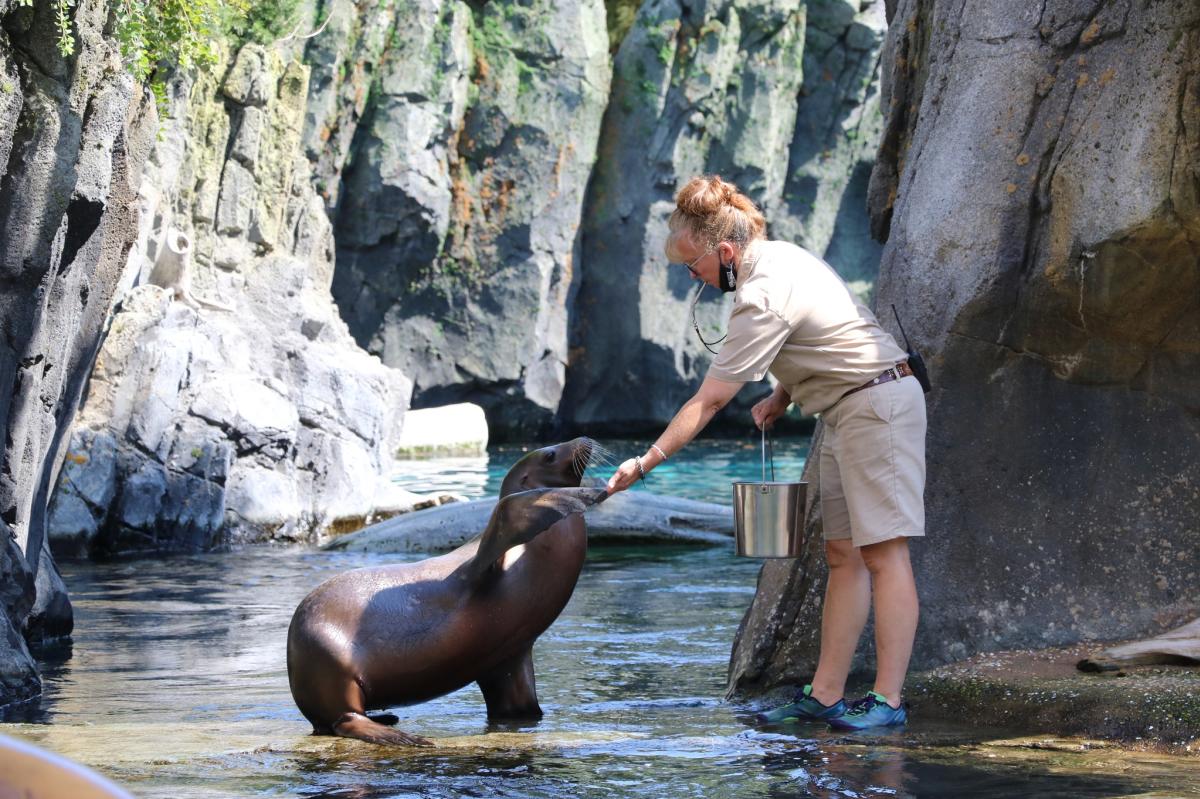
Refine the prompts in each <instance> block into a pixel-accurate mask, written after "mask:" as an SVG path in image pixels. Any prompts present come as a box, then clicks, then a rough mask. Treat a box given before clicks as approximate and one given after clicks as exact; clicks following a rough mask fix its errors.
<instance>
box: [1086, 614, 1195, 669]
mask: <svg viewBox="0 0 1200 799" xmlns="http://www.w3.org/2000/svg"><path fill="white" fill-rule="evenodd" d="M1156 663H1170V664H1188V665H1200V619H1196V620H1195V621H1192V622H1189V623H1188V624H1185V625H1183V626H1182V627H1177V628H1176V629H1174V630H1169V631H1168V632H1165V633H1163V634H1162V635H1156V636H1153V637H1152V638H1147V639H1145V640H1142V641H1132V642H1130V643H1127V644H1121V645H1119V646H1113V647H1109V648H1108V649H1105V650H1104V651H1102V652H1100V653H1099V654H1096V655H1091V656H1089V657H1087V658H1084V659H1083V660H1081V661H1079V663H1078V664H1077V665H1078V667H1079V670H1080V671H1116V670H1117V669H1119V668H1121V667H1123V666H1145V665H1153V664H1156Z"/></svg>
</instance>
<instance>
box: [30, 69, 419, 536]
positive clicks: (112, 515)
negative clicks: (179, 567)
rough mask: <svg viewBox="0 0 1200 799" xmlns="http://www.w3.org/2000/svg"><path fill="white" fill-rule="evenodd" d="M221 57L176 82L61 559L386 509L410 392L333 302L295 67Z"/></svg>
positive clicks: (84, 432) (295, 531)
mask: <svg viewBox="0 0 1200 799" xmlns="http://www.w3.org/2000/svg"><path fill="white" fill-rule="evenodd" d="M222 57H223V58H226V59H227V61H226V63H227V64H228V67H227V68H226V67H222V66H219V67H218V68H215V69H213V70H212V71H211V72H209V73H201V74H200V75H198V76H196V77H194V78H192V77H188V76H180V77H177V78H176V79H175V81H174V82H173V83H172V86H171V89H170V96H171V97H172V98H173V99H172V105H171V106H170V108H171V111H170V116H169V119H168V120H167V121H166V122H165V123H164V132H163V135H162V136H161V137H160V143H161V145H162V146H159V147H156V148H155V150H154V152H153V155H152V158H151V160H150V164H149V165H148V167H147V170H146V175H145V179H144V181H143V189H142V191H141V202H142V205H143V207H142V218H143V220H144V225H143V229H142V230H141V231H140V238H139V244H138V247H137V248H136V249H135V251H134V252H133V253H132V254H131V256H130V261H129V270H130V272H131V273H133V274H134V275H135V278H134V280H133V281H132V283H133V285H132V286H131V287H130V288H129V289H128V292H127V293H126V294H125V296H124V298H123V302H122V307H121V311H120V312H119V313H118V314H117V315H116V316H115V317H114V319H113V322H112V327H111V332H110V335H109V336H108V338H107V340H106V341H105V344H104V348H103V350H102V352H101V355H100V358H99V363H98V365H97V368H96V372H95V374H94V375H93V378H92V380H91V383H90V386H89V391H88V395H87V397H86V399H85V402H84V404H83V408H82V410H81V412H80V416H79V420H78V423H77V425H76V427H75V430H74V432H73V435H72V439H71V446H70V451H71V453H72V458H73V459H74V462H71V463H69V464H68V467H67V468H66V469H65V470H64V474H63V478H62V480H61V481H60V482H59V490H58V492H57V493H56V495H55V499H54V501H53V503H52V511H51V519H52V525H51V532H52V536H53V537H54V540H55V546H56V549H57V550H58V552H59V553H60V554H61V555H63V556H67V555H72V556H78V555H81V554H88V553H91V554H100V553H103V554H112V553H152V552H167V551H179V550H182V551H195V550H202V549H210V548H214V547H219V546H224V545H226V544H228V543H230V542H243V541H258V540H268V539H281V540H308V541H315V540H317V539H318V538H319V537H320V536H322V535H323V534H325V533H326V532H332V531H345V530H346V529H355V528H357V527H361V526H362V525H363V524H365V523H366V522H367V521H368V520H370V519H372V518H376V517H378V516H379V515H382V514H383V513H385V512H391V511H392V510H394V503H392V502H391V499H390V498H388V501H389V503H390V504H389V505H388V507H387V508H386V509H377V508H376V507H375V506H374V504H373V503H374V501H375V497H376V493H377V485H378V483H379V481H381V480H385V479H386V477H387V475H388V473H389V471H390V467H391V453H392V450H393V448H394V446H395V441H396V437H397V434H398V431H399V428H400V424H401V421H402V419H403V415H404V411H405V409H406V407H407V405H408V397H409V394H410V393H411V383H410V382H409V381H408V380H407V378H405V377H404V375H403V374H401V373H400V372H398V371H396V370H394V369H390V368H388V367H385V366H383V365H382V364H381V363H380V362H379V359H378V358H376V357H373V356H370V355H368V354H367V353H365V352H363V351H362V350H360V349H359V348H358V347H357V346H356V345H355V344H354V341H353V339H352V338H351V337H350V334H349V331H348V330H347V328H346V326H345V324H344V323H343V322H342V321H341V319H340V318H339V316H338V313H337V309H336V307H335V306H334V305H333V302H332V298H331V296H330V292H329V286H330V281H331V279H332V275H333V267H332V260H333V243H332V230H331V226H330V223H329V221H328V219H327V218H326V216H325V212H324V210H323V207H322V203H321V200H320V199H319V198H318V197H317V196H316V193H315V191H314V190H313V188H312V185H311V180H310V175H311V172H310V167H309V164H308V162H307V160H306V159H304V158H303V157H302V155H301V146H300V138H301V125H302V120H303V117H304V113H305V110H304V109H305V98H306V93H307V80H308V72H307V68H305V67H303V66H302V65H300V64H298V63H295V62H294V61H293V62H288V61H286V60H285V59H284V57H283V55H282V54H281V50H280V49H268V48H263V47H259V46H257V45H247V46H245V47H242V48H241V49H240V50H238V51H237V52H236V53H233V54H223V55H222ZM222 74H224V75H225V77H224V80H221V79H220V76H221V75H222ZM181 141H182V142H190V144H189V146H186V147H181V146H179V144H178V143H179V142H181ZM214 183H215V185H216V186H217V188H215V189H214V188H213V184H214ZM169 230H177V231H182V232H184V233H185V234H187V235H188V237H189V238H190V239H191V241H192V242H193V246H192V248H191V250H190V254H191V260H190V270H191V273H190V276H189V277H188V278H187V279H186V280H184V279H183V278H179V279H178V280H174V281H173V280H172V278H171V276H170V274H168V273H170V272H172V271H174V272H176V273H178V272H179V271H180V267H179V265H178V263H183V262H186V261H187V259H186V258H184V259H182V261H180V258H179V257H178V256H172V257H175V258H176V262H178V263H177V264H176V266H175V268H174V270H170V269H164V268H162V267H163V262H164V258H166V257H167V256H166V255H165V254H164V252H165V249H164V245H165V243H166V242H165V236H166V235H167V232H168V231H169ZM175 235H177V234H175ZM156 267H159V268H158V269H156ZM164 275H165V277H164ZM151 276H154V277H155V281H156V282H157V283H158V284H159V285H151V284H149V283H147V282H145V281H147V280H148V279H149V278H150V277H151ZM181 295H182V296H181ZM190 295H194V297H193V301H188V300H187V297H188V296H190ZM175 298H180V299H183V300H184V301H175ZM194 300H199V302H196V301H194ZM218 305H219V306H221V307H223V308H226V309H228V310H221V308H219V307H217V306H218Z"/></svg>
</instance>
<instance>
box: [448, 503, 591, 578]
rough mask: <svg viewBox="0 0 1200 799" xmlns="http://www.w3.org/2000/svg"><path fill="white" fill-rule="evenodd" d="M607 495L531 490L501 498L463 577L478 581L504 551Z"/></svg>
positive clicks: (522, 542)
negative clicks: (465, 575)
mask: <svg viewBox="0 0 1200 799" xmlns="http://www.w3.org/2000/svg"><path fill="white" fill-rule="evenodd" d="M607 496H608V490H607V489H606V488H535V489H533V490H531V491H519V492H517V493H516V494H510V495H508V496H507V497H504V498H503V499H501V500H500V501H499V502H498V503H497V504H496V509H495V510H494V511H492V518H491V520H489V521H488V526H487V529H486V530H484V531H483V536H482V537H481V538H480V539H479V549H478V550H476V552H475V557H474V558H472V559H471V560H470V561H468V562H467V576H468V577H469V578H470V579H472V580H475V579H478V578H479V577H480V576H481V575H482V574H484V573H485V572H486V571H487V570H488V569H489V568H490V567H491V565H492V564H493V563H495V562H496V561H497V560H499V558H500V556H501V555H503V554H504V553H505V552H507V551H508V550H510V549H512V548H513V547H515V546H517V545H518V544H524V543H527V542H529V541H532V540H533V539H534V538H535V537H536V536H537V535H538V534H540V533H542V532H545V531H546V530H548V529H550V528H551V527H553V526H554V525H555V524H556V523H558V522H560V521H562V520H563V519H565V518H567V517H568V516H570V515H571V514H572V513H583V512H584V511H585V510H587V509H588V508H589V507H591V506H592V505H595V504H597V503H599V502H602V501H603V500H604V499H605V497H607Z"/></svg>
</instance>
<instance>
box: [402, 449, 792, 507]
mask: <svg viewBox="0 0 1200 799" xmlns="http://www.w3.org/2000/svg"><path fill="white" fill-rule="evenodd" d="M600 444H601V445H603V446H604V447H605V448H606V449H607V450H608V451H609V452H611V453H612V454H613V457H614V458H615V459H616V460H617V461H618V462H620V461H622V460H624V459H626V458H631V457H633V456H634V455H641V454H642V453H644V452H646V450H647V449H648V448H649V446H650V442H649V441H629V440H613V439H601V440H600ZM808 444H809V439H808V438H783V439H779V440H777V441H775V442H773V444H772V448H771V449H772V454H773V457H772V459H771V462H772V463H773V464H774V470H775V475H776V477H777V479H779V480H781V481H784V480H788V481H790V480H799V479H800V474H801V472H803V471H804V461H805V459H806V458H807V457H808ZM536 447H537V445H529V446H524V447H521V446H500V447H489V448H488V453H487V455H485V456H481V457H475V458H434V459H430V460H420V461H398V462H397V463H396V471H395V473H394V474H393V476H392V479H393V480H395V481H396V482H398V483H399V484H400V485H402V486H404V487H405V488H407V489H409V490H410V491H416V492H418V493H427V492H438V491H449V492H453V493H459V494H462V495H464V496H467V497H469V498H471V499H475V498H477V497H483V496H494V495H495V494H497V493H499V491H500V481H501V480H503V479H504V475H505V473H506V472H507V471H508V469H509V467H510V466H512V464H513V463H514V462H515V461H517V460H518V459H519V458H520V457H521V456H522V455H523V454H524V453H526V452H528V451H529V450H530V449H535V448H536ZM770 468H771V467H770V464H768V466H767V469H768V476H770ZM613 471H615V470H614V469H611V468H608V469H606V468H603V467H597V468H595V469H592V470H590V471H589V474H594V475H596V476H598V477H602V478H605V479H607V478H608V476H609V475H611V474H612V473H613ZM762 473H763V450H762V442H761V440H760V439H757V438H755V439H753V440H735V439H713V440H701V441H694V442H692V443H691V444H689V445H688V446H687V447H685V448H684V449H683V450H682V451H681V452H678V453H676V454H675V456H674V457H672V458H671V459H670V460H668V461H667V462H666V463H664V464H661V465H660V466H658V468H656V469H654V471H652V472H651V473H650V476H649V477H648V478H647V479H646V483H645V485H643V484H641V483H637V484H635V485H634V486H633V488H631V489H630V490H631V491H646V490H649V491H654V492H655V493H660V494H672V495H675V496H679V497H683V498H685V499H698V500H703V501H705V502H719V503H721V504H723V505H728V504H730V502H731V495H732V488H731V487H730V484H731V483H732V482H733V481H734V480H758V479H760V478H761V476H762Z"/></svg>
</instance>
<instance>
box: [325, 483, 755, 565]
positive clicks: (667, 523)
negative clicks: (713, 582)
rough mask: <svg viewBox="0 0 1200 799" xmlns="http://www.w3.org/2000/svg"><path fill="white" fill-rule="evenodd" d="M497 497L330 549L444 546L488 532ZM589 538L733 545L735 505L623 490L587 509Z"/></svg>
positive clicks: (378, 529) (406, 519) (434, 512)
mask: <svg viewBox="0 0 1200 799" xmlns="http://www.w3.org/2000/svg"><path fill="white" fill-rule="evenodd" d="M495 507H496V499H495V498H494V497H493V498H490V499H477V500H474V501H471V502H461V503H456V504H454V505H449V506H446V507H440V508H433V509H430V510H423V511H420V512H417V513H411V514H408V515H405V516H400V517H397V518H395V519H389V520H387V521H385V522H380V523H379V524H375V525H372V526H371V527H368V528H366V529H365V530H362V531H360V532H357V533H354V534H353V535H348V536H344V537H342V538H338V539H336V540H334V541H332V542H330V543H329V544H326V546H325V548H326V549H343V550H348V551H351V552H444V551H448V550H451V549H454V548H456V547H459V546H462V545H463V544H465V543H466V542H467V541H470V540H471V539H472V538H474V537H475V536H477V535H479V534H480V533H482V532H483V530H484V528H485V527H487V524H488V520H489V519H490V518H491V515H492V511H493V510H494V509H495ZM587 526H588V541H589V543H593V544H597V543H607V544H613V543H648V542H653V543H675V544H707V545H713V546H730V547H732V546H733V541H732V539H733V511H732V510H731V509H730V508H728V507H726V506H724V505H715V504H713V503H711V502H697V501H695V500H690V499H679V498H678V497H669V496H662V495H659V494H651V493H649V492H645V491H624V492H621V493H619V494H616V495H615V496H612V497H609V498H608V499H606V500H605V501H604V502H603V503H602V504H601V505H599V506H597V507H596V508H594V509H592V510H589V511H588V513H587Z"/></svg>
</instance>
